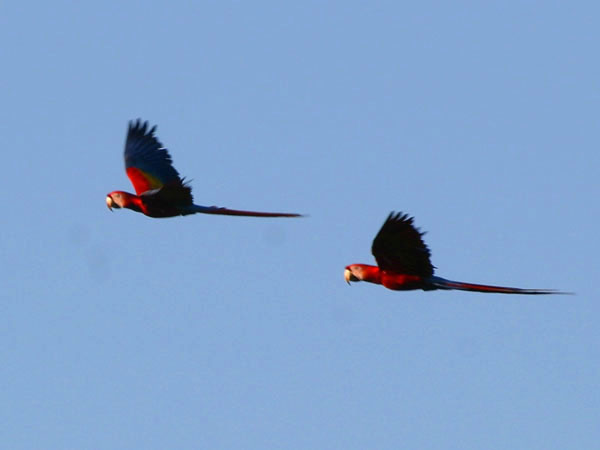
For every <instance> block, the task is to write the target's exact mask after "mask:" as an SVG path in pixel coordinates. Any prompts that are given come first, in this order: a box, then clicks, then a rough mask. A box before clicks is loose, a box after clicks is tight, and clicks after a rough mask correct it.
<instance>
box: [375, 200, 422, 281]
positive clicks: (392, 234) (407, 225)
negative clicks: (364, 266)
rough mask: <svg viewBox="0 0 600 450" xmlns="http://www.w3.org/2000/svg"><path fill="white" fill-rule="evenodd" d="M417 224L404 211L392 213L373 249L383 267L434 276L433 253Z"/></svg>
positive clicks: (406, 272)
mask: <svg viewBox="0 0 600 450" xmlns="http://www.w3.org/2000/svg"><path fill="white" fill-rule="evenodd" d="M424 234H425V233H422V232H420V231H419V229H418V228H415V226H414V225H413V218H412V217H409V216H408V214H403V213H401V212H398V213H394V212H393V211H392V212H391V213H390V215H389V216H388V218H387V219H386V221H385V222H384V224H383V226H382V227H381V229H380V230H379V233H377V236H375V239H374V240H373V246H372V247H371V252H372V253H373V256H374V257H375V260H376V261H377V265H378V266H379V268H380V269H382V270H390V271H393V272H398V273H403V274H407V275H420V276H423V277H429V276H432V275H433V271H434V266H433V265H432V264H431V260H430V257H431V252H430V251H429V248H428V247H427V245H426V244H425V242H424V241H423V235H424Z"/></svg>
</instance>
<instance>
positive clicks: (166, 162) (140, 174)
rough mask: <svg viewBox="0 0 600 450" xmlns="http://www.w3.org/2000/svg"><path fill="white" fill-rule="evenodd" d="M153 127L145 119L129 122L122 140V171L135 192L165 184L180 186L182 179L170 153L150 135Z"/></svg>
mask: <svg viewBox="0 0 600 450" xmlns="http://www.w3.org/2000/svg"><path fill="white" fill-rule="evenodd" d="M155 131H156V126H153V127H152V128H149V127H148V122H142V121H141V120H140V119H138V120H137V121H131V122H129V129H128V131H127V140H126V141H125V152H124V157H125V171H126V172H127V176H128V177H129V179H130V180H131V183H132V184H133V187H134V188H135V192H136V194H137V195H140V194H142V193H143V192H146V191H150V190H154V189H161V188H162V187H163V186H166V185H169V186H173V187H182V186H183V180H182V179H181V177H180V176H179V173H178V172H177V170H175V168H174V167H173V161H172V160H171V155H169V152H168V151H167V149H166V148H164V147H163V145H162V143H161V142H160V141H159V140H158V138H157V137H156V136H155V135H154V132H155Z"/></svg>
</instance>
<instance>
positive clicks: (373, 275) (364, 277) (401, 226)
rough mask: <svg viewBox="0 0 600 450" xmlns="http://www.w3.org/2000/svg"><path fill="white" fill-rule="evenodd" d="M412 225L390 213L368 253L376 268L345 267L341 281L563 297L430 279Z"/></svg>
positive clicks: (426, 250) (428, 263)
mask: <svg viewBox="0 0 600 450" xmlns="http://www.w3.org/2000/svg"><path fill="white" fill-rule="evenodd" d="M424 234H425V233H421V232H420V231H419V230H418V229H417V228H415V227H414V225H413V218H412V217H409V216H408V215H407V214H402V213H397V214H395V213H394V212H392V213H391V214H390V215H389V216H388V218H387V220H386V221H385V223H384V224H383V226H382V227H381V229H380V230H379V233H377V236H375V239H374V240H373V246H372V247H371V252H372V253H373V256H374V257H375V260H376V261H377V266H370V265H368V264H351V265H349V266H346V270H345V271H344V278H345V279H346V282H347V283H348V284H350V282H351V281H367V282H369V283H375V284H382V285H384V286H385V287H386V288H388V289H392V290H395V291H408V290H413V289H422V290H424V291H433V290H436V289H459V290H462V291H476V292H495V293H498V294H566V292H559V291H555V290H551V289H520V288H512V287H502V286H488V285H485V284H473V283H463V282H460V281H451V280H446V279H444V278H440V277H436V276H434V275H433V271H434V266H433V265H432V264H431V261H430V259H429V258H430V256H431V252H430V251H429V248H427V245H425V242H423V238H422V237H423V235H424Z"/></svg>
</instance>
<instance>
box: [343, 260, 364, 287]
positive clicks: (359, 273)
mask: <svg viewBox="0 0 600 450" xmlns="http://www.w3.org/2000/svg"><path fill="white" fill-rule="evenodd" d="M344 279H345V280H346V283H348V284H350V282H351V281H362V279H363V268H362V266H361V265H360V264H351V265H349V266H346V269H345V270H344Z"/></svg>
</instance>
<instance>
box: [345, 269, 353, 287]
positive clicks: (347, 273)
mask: <svg viewBox="0 0 600 450" xmlns="http://www.w3.org/2000/svg"><path fill="white" fill-rule="evenodd" d="M351 277H352V272H350V270H349V269H346V270H344V280H346V283H348V284H350V279H351Z"/></svg>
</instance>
